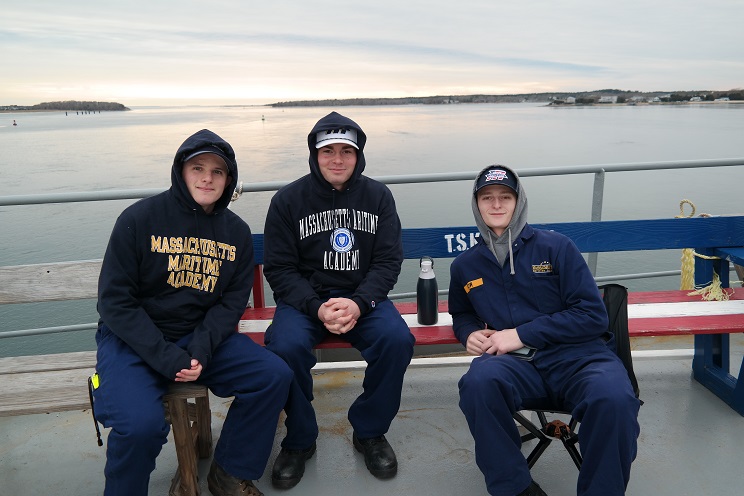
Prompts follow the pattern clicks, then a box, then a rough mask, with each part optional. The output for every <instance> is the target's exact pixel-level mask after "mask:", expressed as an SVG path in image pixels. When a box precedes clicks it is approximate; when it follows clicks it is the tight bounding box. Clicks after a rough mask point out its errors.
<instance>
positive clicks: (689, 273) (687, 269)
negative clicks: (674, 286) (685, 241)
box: [674, 199, 696, 289]
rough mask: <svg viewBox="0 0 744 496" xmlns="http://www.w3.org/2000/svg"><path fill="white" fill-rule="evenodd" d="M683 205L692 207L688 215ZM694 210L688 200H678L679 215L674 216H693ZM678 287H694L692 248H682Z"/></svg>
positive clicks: (682, 217)
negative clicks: (680, 274) (680, 273)
mask: <svg viewBox="0 0 744 496" xmlns="http://www.w3.org/2000/svg"><path fill="white" fill-rule="evenodd" d="M685 205H689V206H690V207H691V208H692V212H691V213H690V215H685ZM695 210H696V209H695V204H694V203H692V202H691V201H690V200H687V199H684V200H682V201H681V202H679V215H675V216H674V218H675V219H684V218H690V217H693V216H694V215H695ZM679 289H695V258H694V256H693V249H692V248H684V249H683V250H682V276H681V279H680V285H679Z"/></svg>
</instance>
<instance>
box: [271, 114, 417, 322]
mask: <svg viewBox="0 0 744 496" xmlns="http://www.w3.org/2000/svg"><path fill="white" fill-rule="evenodd" d="M331 129H347V130H348V129H354V130H356V132H357V146H359V149H358V150H357V163H356V167H355V168H354V172H353V174H352V176H351V178H350V179H349V181H348V183H347V185H346V188H345V189H344V190H343V191H336V190H335V189H334V188H333V187H332V186H331V185H330V184H329V183H328V181H326V180H325V179H324V178H323V175H322V174H321V171H320V166H319V165H318V150H317V149H316V148H315V143H316V139H315V138H316V134H317V133H318V132H321V131H328V130H331ZM366 142H367V136H366V135H365V134H364V132H363V131H362V129H361V128H360V127H359V126H358V125H357V124H356V123H355V122H354V121H352V120H351V119H349V118H347V117H344V116H343V115H340V114H338V113H336V112H331V113H330V114H328V115H327V116H325V117H323V118H322V119H320V120H319V121H318V122H317V124H315V127H313V129H312V131H310V134H308V137H307V145H308V148H309V150H310V160H309V162H310V173H309V174H308V175H306V176H303V177H301V178H300V179H298V180H296V181H294V182H292V183H291V184H288V185H287V186H285V187H283V188H282V189H280V190H279V191H277V193H276V194H275V195H274V197H273V198H272V200H271V205H270V206H269V211H268V214H267V216H266V227H265V229H264V273H265V275H266V280H267V281H268V282H269V284H270V285H271V288H272V290H273V291H274V299H275V300H277V301H279V300H282V301H283V302H284V303H287V304H289V305H291V306H292V307H294V308H296V309H297V310H299V311H301V312H304V313H306V314H308V315H310V316H312V317H316V318H317V315H318V309H319V308H320V305H321V304H322V303H323V301H324V300H326V299H328V297H330V296H336V295H345V296H347V297H350V298H351V299H352V300H354V302H356V304H357V305H358V306H359V310H360V311H361V313H362V315H365V314H367V313H369V312H370V311H372V309H373V308H374V306H375V304H376V303H377V302H379V301H382V300H383V299H386V298H387V295H388V293H389V292H390V290H391V289H393V286H394V285H395V282H396V281H397V280H398V274H399V273H400V268H401V262H402V260H403V247H402V244H401V229H400V219H399V218H398V213H397V211H396V208H395V201H394V200H393V194H392V193H391V192H390V190H389V189H388V187H387V186H385V185H384V184H382V183H380V182H378V181H375V180H373V179H370V178H368V177H366V176H363V175H362V172H364V167H365V159H364V145H365V144H366Z"/></svg>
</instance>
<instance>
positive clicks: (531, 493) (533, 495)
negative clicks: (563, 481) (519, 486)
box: [517, 481, 548, 496]
mask: <svg viewBox="0 0 744 496" xmlns="http://www.w3.org/2000/svg"><path fill="white" fill-rule="evenodd" d="M517 496H548V495H547V494H545V491H543V490H542V488H541V487H540V486H538V485H537V482H535V481H532V482H530V485H529V486H527V489H525V490H524V491H522V492H521V493H519V494H517Z"/></svg>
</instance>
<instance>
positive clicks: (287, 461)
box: [271, 443, 315, 489]
mask: <svg viewBox="0 0 744 496" xmlns="http://www.w3.org/2000/svg"><path fill="white" fill-rule="evenodd" d="M314 453H315V443H313V445H312V446H310V447H309V448H307V449H304V450H291V449H286V448H282V450H281V451H280V452H279V455H278V456H277V457H276V460H275V461H274V468H273V469H272V470H271V484H272V485H273V486H274V487H275V488H277V489H290V488H293V487H295V486H296V485H297V483H298V482H300V480H301V479H302V476H303V475H304V474H305V462H306V461H307V460H309V459H310V458H311V457H312V456H313V454H314Z"/></svg>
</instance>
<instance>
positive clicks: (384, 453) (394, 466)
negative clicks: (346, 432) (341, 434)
mask: <svg viewBox="0 0 744 496" xmlns="http://www.w3.org/2000/svg"><path fill="white" fill-rule="evenodd" d="M353 440H354V447H355V448H356V450H357V451H358V452H360V453H364V464H365V465H367V470H369V472H370V473H371V474H372V475H374V476H375V477H377V478H379V479H389V478H391V477H394V476H395V474H396V473H398V460H397V459H396V458H395V452H394V451H393V448H392V446H390V443H388V442H387V439H385V436H380V437H372V438H368V439H360V438H358V437H357V435H356V434H354V436H353Z"/></svg>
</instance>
